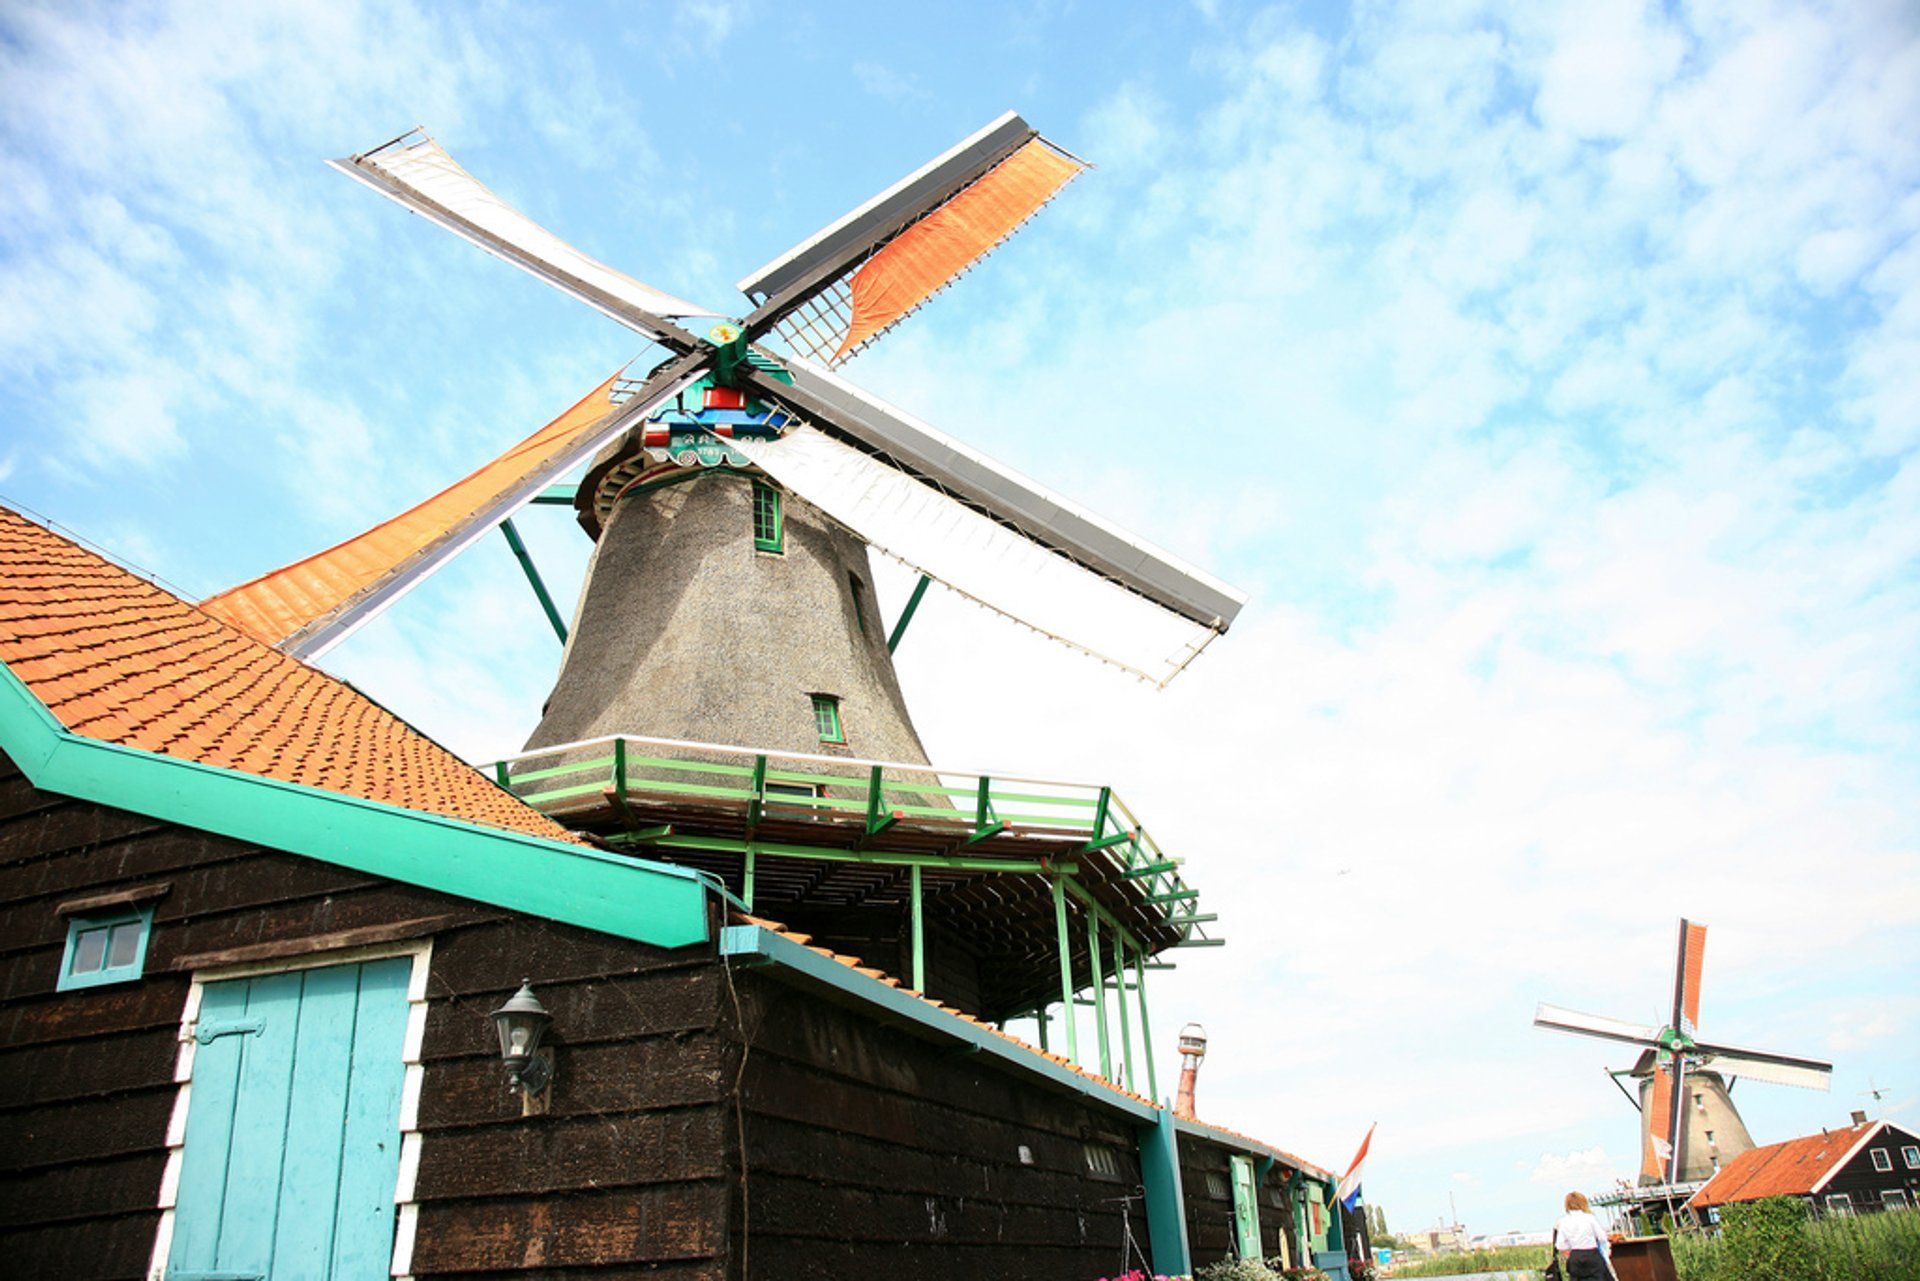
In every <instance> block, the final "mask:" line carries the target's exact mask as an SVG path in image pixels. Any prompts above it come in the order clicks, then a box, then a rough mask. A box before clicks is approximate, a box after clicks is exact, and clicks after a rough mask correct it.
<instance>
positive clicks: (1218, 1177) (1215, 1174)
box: [1207, 1170, 1232, 1201]
mask: <svg viewBox="0 0 1920 1281" xmlns="http://www.w3.org/2000/svg"><path fill="white" fill-rule="evenodd" d="M1207 1195H1208V1196H1210V1197H1212V1198H1214V1199H1215V1200H1216V1201H1224V1200H1226V1199H1227V1198H1228V1197H1229V1196H1231V1195H1232V1189H1231V1188H1229V1187H1228V1186H1227V1176H1226V1175H1224V1174H1222V1173H1220V1171H1218V1170H1208V1171H1207Z"/></svg>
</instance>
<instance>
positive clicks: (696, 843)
mask: <svg viewBox="0 0 1920 1281" xmlns="http://www.w3.org/2000/svg"><path fill="white" fill-rule="evenodd" d="M604 839H605V840H606V841H607V842H608V843H609V844H612V845H631V844H634V843H636V842H637V841H639V840H641V839H643V838H641V837H640V836H639V834H638V833H629V832H615V833H613V834H612V835H610V836H607V837H605V838H604ZM645 843H647V844H650V845H657V846H659V847H660V848H662V849H676V850H704V851H706V852H708V853H716V854H761V855H766V856H770V857H774V858H808V859H817V860H819V861H820V862H823V863H870V864H872V865H874V866H876V867H931V868H938V869H941V870H944V871H949V872H1006V873H1019V874H1024V875H1029V876H1031V875H1036V874H1042V873H1054V872H1059V873H1064V874H1067V875H1072V874H1073V873H1075V872H1077V871H1079V870H1080V868H1079V865H1078V864H1076V863H1042V862H1040V861H1038V860H1036V859H998V858H965V857H962V856H960V855H956V854H889V853H885V852H879V853H876V852H875V851H872V850H842V849H834V848H833V847H831V846H824V845H789V844H786V843H784V842H781V841H743V840H735V839H732V838H729V837H724V836H676V835H671V834H670V835H667V836H664V837H660V838H657V839H647V840H646V842H645Z"/></svg>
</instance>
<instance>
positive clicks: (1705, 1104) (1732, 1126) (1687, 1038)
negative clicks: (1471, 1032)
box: [1533, 919, 1833, 1185]
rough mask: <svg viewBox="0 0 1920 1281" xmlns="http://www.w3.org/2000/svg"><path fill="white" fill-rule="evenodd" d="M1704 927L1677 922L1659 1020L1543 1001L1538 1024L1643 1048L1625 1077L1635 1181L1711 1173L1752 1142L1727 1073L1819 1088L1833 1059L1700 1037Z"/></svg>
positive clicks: (1689, 1178) (1693, 1178) (1672, 1179)
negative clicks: (1632, 1119) (1634, 1106)
mask: <svg viewBox="0 0 1920 1281" xmlns="http://www.w3.org/2000/svg"><path fill="white" fill-rule="evenodd" d="M1706 945H1707V927H1706V926H1704V925H1700V924H1696V923H1695V922H1692V921H1687V920H1684V919H1683V920H1682V921H1681V922H1680V936H1679V943H1678V946H1677V950H1676V954H1675V957H1674V965H1673V1008H1672V1011H1671V1014H1670V1015H1669V1017H1668V1020H1667V1022H1666V1024H1665V1025H1663V1026H1658V1027H1656V1026H1651V1025H1642V1024H1635V1023H1627V1022H1624V1021H1622V1020H1619V1019H1610V1018H1603V1017H1601V1016H1600V1015H1597V1014H1582V1013H1579V1012H1578V1011H1575V1010H1566V1009H1561V1008H1560V1007H1559V1006H1555V1005H1548V1004H1546V1003H1544V1002H1542V1003H1541V1004H1540V1006H1539V1008H1538V1009H1536V1010H1535V1012H1534V1016H1533V1021H1534V1025H1535V1026H1537V1027H1546V1028H1553V1029H1555V1030H1557V1031H1561V1032H1574V1033H1578V1034H1579V1035H1581V1036H1592V1037H1598V1038H1599V1039H1601V1040H1603V1041H1619V1042H1623V1043H1625V1044H1628V1045H1638V1046H1640V1047H1642V1049H1641V1054H1640V1059H1639V1061H1638V1062H1637V1063H1636V1064H1635V1065H1634V1066H1633V1067H1632V1068H1631V1069H1629V1070H1628V1072H1627V1073H1626V1075H1630V1076H1633V1077H1636V1078H1637V1079H1639V1081H1640V1100H1639V1107H1640V1152H1641V1163H1640V1182H1641V1183H1642V1184H1643V1185H1649V1184H1668V1185H1671V1184H1675V1183H1683V1182H1694V1181H1697V1180H1700V1179H1704V1178H1707V1177H1708V1176H1710V1175H1711V1174H1712V1172H1713V1170H1714V1168H1715V1161H1716V1160H1720V1161H1724V1160H1725V1159H1728V1158H1731V1157H1733V1156H1737V1155H1738V1154H1739V1153H1741V1152H1744V1151H1746V1150H1747V1149H1749V1148H1751V1147H1753V1139H1752V1138H1751V1136H1749V1135H1748V1133H1747V1127H1746V1124H1745V1122H1743V1121H1742V1120H1741V1119H1740V1114H1739V1112H1738V1111H1737V1110H1735V1108H1734V1106H1733V1098H1732V1095H1731V1093H1730V1091H1729V1087H1728V1084H1727V1081H1726V1078H1728V1077H1748V1078H1750V1079H1752V1080H1755V1081H1767V1082H1771V1083H1773V1084H1775V1085H1794V1086H1800V1087H1802V1088H1804V1089H1813V1090H1824V1089H1826V1088H1827V1087H1828V1083H1829V1081H1830V1079H1831V1077H1832V1074H1833V1065H1832V1064H1830V1063H1822V1062H1820V1061H1819V1060H1817V1059H1804V1058H1799V1057H1797V1056H1794V1055H1789V1054H1774V1053H1770V1052H1767V1051H1762V1050H1747V1049H1740V1048H1737V1047H1735V1046H1731V1045H1722V1044H1718V1043H1712V1042H1707V1041H1702V1040H1700V1039H1699V1038H1698V1037H1697V1036H1696V1035H1695V1033H1696V1031H1697V1030H1698V1028H1699V1024H1700V974H1701V965H1702V962H1703V961H1704V959H1705V954H1706Z"/></svg>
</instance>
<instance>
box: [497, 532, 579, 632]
mask: <svg viewBox="0 0 1920 1281" xmlns="http://www.w3.org/2000/svg"><path fill="white" fill-rule="evenodd" d="M500 532H501V533H502V534H505V535H506V536H507V546H508V547H511V548H512V549H513V556H514V559H515V560H517V561H519V562H520V570H521V572H522V573H524V574H525V575H526V576H527V583H528V585H530V586H531V587H532V588H533V594H534V597H535V599H537V600H538V601H539V602H540V608H541V609H542V610H543V611H544V612H545V613H546V616H547V622H548V623H550V624H552V626H553V634H554V635H556V636H558V637H559V638H560V643H561V644H562V645H564V644H566V643H567V625H566V623H565V622H564V621H563V620H562V619H561V617H560V611H559V610H558V609H557V608H555V607H554V603H553V597H552V596H550V595H548V594H547V585H546V583H545V582H544V581H542V580H541V577H540V571H539V570H538V569H536V568H535V567H534V564H533V556H532V554H531V553H529V552H528V551H527V545H526V544H525V543H524V542H522V541H520V531H519V530H517V529H515V528H514V527H513V521H512V519H511V518H508V519H506V520H503V521H501V522H500Z"/></svg>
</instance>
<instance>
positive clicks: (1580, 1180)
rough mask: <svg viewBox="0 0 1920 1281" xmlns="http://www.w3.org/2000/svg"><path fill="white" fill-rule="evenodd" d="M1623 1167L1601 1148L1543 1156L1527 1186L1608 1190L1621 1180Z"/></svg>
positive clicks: (1535, 1166)
mask: <svg viewBox="0 0 1920 1281" xmlns="http://www.w3.org/2000/svg"><path fill="white" fill-rule="evenodd" d="M1619 1164H1620V1163H1619V1162H1617V1161H1615V1160H1614V1159H1613V1158H1612V1157H1610V1156H1608V1155H1607V1150H1606V1148H1604V1147H1600V1146H1595V1147H1590V1148H1581V1149H1579V1150H1578V1151H1574V1152H1542V1153H1541V1154H1540V1160H1539V1161H1538V1162H1537V1163H1536V1164H1535V1165H1534V1167H1533V1169H1532V1170H1530V1171H1528V1173H1527V1182H1529V1183H1532V1184H1535V1185H1538V1186H1542V1187H1549V1188H1561V1189H1573V1188H1604V1187H1609V1186H1611V1185H1612V1183H1613V1180H1614V1179H1616V1178H1618V1177H1620V1176H1619V1174H1618V1173H1617V1169H1618V1167H1619Z"/></svg>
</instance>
